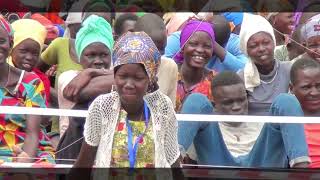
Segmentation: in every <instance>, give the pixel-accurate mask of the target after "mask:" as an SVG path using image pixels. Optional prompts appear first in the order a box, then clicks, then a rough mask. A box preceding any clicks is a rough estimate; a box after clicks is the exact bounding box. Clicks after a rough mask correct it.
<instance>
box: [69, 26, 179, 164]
mask: <svg viewBox="0 0 320 180" xmlns="http://www.w3.org/2000/svg"><path fill="white" fill-rule="evenodd" d="M160 58H161V55H160V53H159V51H158V49H157V48H156V46H155V44H154V43H153V42H152V40H151V38H150V37H149V36H148V35H147V34H145V33H144V32H135V33H130V32H129V33H127V34H125V35H124V36H122V37H120V39H119V40H118V42H117V43H116V45H115V48H114V51H113V64H114V76H115V91H113V92H111V93H109V94H105V95H101V96H99V97H98V98H97V99H95V100H94V102H93V103H92V104H91V106H90V107H89V115H88V117H87V119H86V123H85V127H84V138H85V141H84V143H83V145H82V147H81V151H80V154H79V157H78V159H77V161H76V163H75V165H74V167H92V166H93V165H95V166H96V167H130V168H145V167H156V168H161V167H162V168H164V167H166V168H169V167H171V166H173V165H177V164H178V157H179V155H180V152H179V147H178V142H177V121H176V117H175V112H174V108H173V105H172V103H171V101H170V99H169V98H168V97H167V96H165V95H164V94H162V93H161V92H160V91H159V90H158V87H157V83H156V78H155V77H156V73H157V69H158V65H159V62H160ZM94 162H95V163H94Z"/></svg>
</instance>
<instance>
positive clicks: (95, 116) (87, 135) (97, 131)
mask: <svg viewBox="0 0 320 180" xmlns="http://www.w3.org/2000/svg"><path fill="white" fill-rule="evenodd" d="M102 102H103V101H102V96H99V97H97V98H96V99H95V100H94V101H93V102H92V104H91V105H90V107H89V110H88V116H87V118H86V122H85V124H84V132H83V135H84V139H85V141H86V143H87V144H89V145H90V146H98V145H99V142H100V137H101V125H102V124H101V121H102V115H101V113H102V109H101V108H100V107H101V103H102Z"/></svg>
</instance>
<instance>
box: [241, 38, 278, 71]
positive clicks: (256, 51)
mask: <svg viewBox="0 0 320 180" xmlns="http://www.w3.org/2000/svg"><path fill="white" fill-rule="evenodd" d="M274 48H275V47H274V42H273V39H272V37H271V35H270V34H268V33H266V32H258V33H256V34H254V35H252V36H251V37H250V38H249V40H248V42H247V52H248V56H249V57H250V58H251V59H252V60H253V62H254V64H256V65H258V66H262V67H263V66H270V65H272V64H273V61H274Z"/></svg>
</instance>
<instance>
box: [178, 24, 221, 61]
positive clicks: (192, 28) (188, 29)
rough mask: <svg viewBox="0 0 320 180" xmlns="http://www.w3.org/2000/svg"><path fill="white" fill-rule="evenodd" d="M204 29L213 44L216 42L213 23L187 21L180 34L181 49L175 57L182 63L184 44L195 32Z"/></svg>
mask: <svg viewBox="0 0 320 180" xmlns="http://www.w3.org/2000/svg"><path fill="white" fill-rule="evenodd" d="M198 31H203V32H206V33H207V34H208V35H209V36H210V38H211V41H212V45H213V44H214V42H215V38H214V31H213V25H212V24H210V23H208V22H204V21H199V20H190V21H188V22H187V24H186V25H185V26H184V27H183V29H182V31H181V35H180V51H179V52H178V54H176V55H175V56H174V57H173V59H174V60H175V61H176V62H177V63H178V64H181V63H182V62H183V54H182V53H181V50H182V49H183V47H184V45H185V44H186V43H187V41H188V40H189V38H190V37H191V36H192V34H193V33H195V32H198Z"/></svg>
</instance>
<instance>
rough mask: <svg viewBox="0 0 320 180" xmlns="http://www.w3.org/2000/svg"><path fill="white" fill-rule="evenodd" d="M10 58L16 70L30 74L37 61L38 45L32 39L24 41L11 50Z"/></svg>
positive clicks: (38, 54)
mask: <svg viewBox="0 0 320 180" xmlns="http://www.w3.org/2000/svg"><path fill="white" fill-rule="evenodd" d="M11 56H12V61H13V63H14V65H15V66H16V67H17V68H19V69H22V70H25V71H28V72H30V71H32V69H33V68H34V67H35V66H36V64H37V62H38V60H39V56H40V45H39V43H37V42H36V41H34V40H32V39H26V40H24V41H22V42H21V43H20V44H18V45H17V46H16V47H15V48H14V49H13V50H12V53H11Z"/></svg>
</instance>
